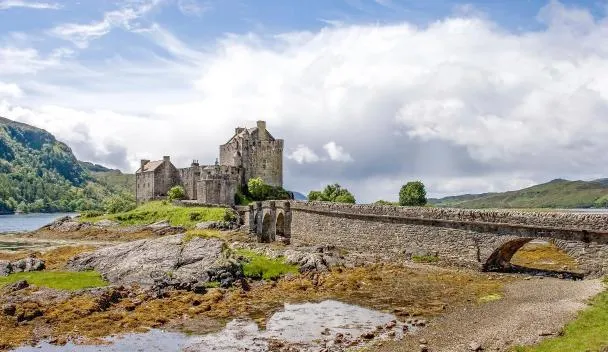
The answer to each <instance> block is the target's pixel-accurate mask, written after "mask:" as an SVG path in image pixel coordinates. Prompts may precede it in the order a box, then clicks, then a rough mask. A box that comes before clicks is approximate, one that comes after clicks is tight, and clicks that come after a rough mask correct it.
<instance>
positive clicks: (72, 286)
mask: <svg viewBox="0 0 608 352" xmlns="http://www.w3.org/2000/svg"><path fill="white" fill-rule="evenodd" d="M20 280H26V281H27V282H28V283H30V284H31V285H36V286H41V287H48V288H54V289H58V290H70V291H75V290H80V289H83V288H90V287H102V286H106V285H107V284H108V283H107V282H106V281H105V280H103V278H102V277H101V275H100V274H99V273H98V272H95V271H84V272H60V271H34V272H28V273H15V274H11V275H9V276H2V277H0V287H1V286H4V285H8V284H11V283H14V282H17V281H20Z"/></svg>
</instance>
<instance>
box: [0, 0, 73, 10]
mask: <svg viewBox="0 0 608 352" xmlns="http://www.w3.org/2000/svg"><path fill="white" fill-rule="evenodd" d="M18 7H21V8H28V9H35V10H58V9H60V8H61V5H59V4H57V3H51V2H37V1H24V0H3V1H0V10H8V9H12V8H18Z"/></svg>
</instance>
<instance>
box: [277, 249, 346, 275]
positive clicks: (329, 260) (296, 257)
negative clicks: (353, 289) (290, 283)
mask: <svg viewBox="0 0 608 352" xmlns="http://www.w3.org/2000/svg"><path fill="white" fill-rule="evenodd" d="M283 255H284V256H285V261H286V262H287V263H288V264H295V265H298V266H300V271H301V272H309V271H327V270H329V268H330V267H331V266H332V265H334V264H336V259H335V258H334V257H333V256H332V255H331V253H329V254H325V253H320V252H315V253H308V252H300V251H296V250H291V249H289V250H286V251H285V252H284V254H283Z"/></svg>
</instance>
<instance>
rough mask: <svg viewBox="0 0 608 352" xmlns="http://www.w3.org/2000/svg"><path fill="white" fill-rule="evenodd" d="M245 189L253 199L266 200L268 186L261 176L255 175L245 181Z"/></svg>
mask: <svg viewBox="0 0 608 352" xmlns="http://www.w3.org/2000/svg"><path fill="white" fill-rule="evenodd" d="M247 190H248V191H249V194H250V195H251V197H252V198H253V199H254V200H266V196H267V195H268V191H269V186H268V185H267V184H266V183H265V182H264V181H263V180H262V179H261V178H259V177H255V178H250V179H249V181H247Z"/></svg>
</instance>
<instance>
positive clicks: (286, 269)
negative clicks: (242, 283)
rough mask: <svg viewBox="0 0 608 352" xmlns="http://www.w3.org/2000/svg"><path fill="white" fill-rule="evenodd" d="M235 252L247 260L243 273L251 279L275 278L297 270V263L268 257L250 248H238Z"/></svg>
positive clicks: (294, 272)
mask: <svg viewBox="0 0 608 352" xmlns="http://www.w3.org/2000/svg"><path fill="white" fill-rule="evenodd" d="M237 254H238V255H240V256H243V257H245V259H246V261H247V262H246V263H245V264H244V265H243V274H245V276H247V277H250V278H253V279H264V280H276V279H278V278H279V277H281V276H283V275H285V274H288V273H292V274H297V273H298V272H299V270H298V266H297V265H291V264H287V263H285V259H284V258H274V259H273V258H268V257H266V256H264V255H261V254H258V253H256V252H254V251H250V250H238V251H237Z"/></svg>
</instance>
